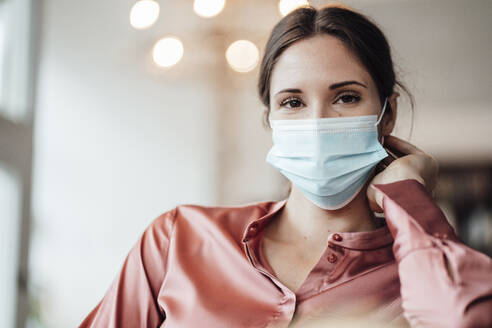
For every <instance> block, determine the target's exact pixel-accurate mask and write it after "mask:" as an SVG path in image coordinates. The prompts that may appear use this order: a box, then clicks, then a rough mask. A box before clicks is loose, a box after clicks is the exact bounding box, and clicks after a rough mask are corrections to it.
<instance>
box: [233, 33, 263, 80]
mask: <svg viewBox="0 0 492 328" xmlns="http://www.w3.org/2000/svg"><path fill="white" fill-rule="evenodd" d="M258 58H259V51H258V48H257V47H256V46H255V44H254V43H253V42H251V41H248V40H238V41H235V42H233V43H232V44H231V45H230V46H229V47H228V48H227V51H226V59H227V62H228V63H229V65H230V66H231V68H232V69H233V70H235V71H237V72H241V73H246V72H249V71H251V70H252V69H253V68H255V66H256V64H257V63H258Z"/></svg>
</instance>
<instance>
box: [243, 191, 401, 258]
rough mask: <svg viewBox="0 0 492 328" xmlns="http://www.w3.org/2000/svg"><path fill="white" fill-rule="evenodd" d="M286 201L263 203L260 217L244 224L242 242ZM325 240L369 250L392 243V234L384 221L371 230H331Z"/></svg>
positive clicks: (351, 247)
mask: <svg viewBox="0 0 492 328" xmlns="http://www.w3.org/2000/svg"><path fill="white" fill-rule="evenodd" d="M286 203H287V199H283V200H280V201H277V202H267V203H263V205H264V206H265V211H266V213H265V214H264V215H263V216H261V217H260V218H258V219H255V220H253V221H251V222H250V223H249V224H248V225H247V226H246V229H245V230H244V232H243V239H242V241H243V243H248V242H249V241H250V240H251V239H253V238H255V237H256V236H257V235H258V234H259V233H260V232H261V231H262V230H263V229H264V227H265V226H266V224H267V223H268V222H269V221H270V219H271V218H272V217H273V216H274V215H275V214H276V213H278V212H279V211H280V210H281V209H282V208H283V207H284V206H285V204H286ZM327 242H328V243H329V244H332V245H337V246H340V247H343V248H348V249H354V250H370V249H376V248H381V247H384V246H387V245H389V244H391V243H393V236H392V235H391V232H390V231H389V229H388V226H387V225H386V222H385V224H384V225H383V226H382V227H380V228H377V229H375V230H371V231H356V232H332V233H330V234H329V235H328V240H327Z"/></svg>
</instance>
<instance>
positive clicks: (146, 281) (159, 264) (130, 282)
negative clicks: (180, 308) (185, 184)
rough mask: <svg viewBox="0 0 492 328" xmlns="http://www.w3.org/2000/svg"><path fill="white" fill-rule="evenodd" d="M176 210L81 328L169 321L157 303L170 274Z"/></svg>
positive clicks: (151, 231) (160, 222)
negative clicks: (169, 251) (168, 257)
mask: <svg viewBox="0 0 492 328" xmlns="http://www.w3.org/2000/svg"><path fill="white" fill-rule="evenodd" d="M175 212H176V209H175V208H174V209H173V210H170V211H168V212H166V213H164V214H162V215H160V216H159V217H158V218H156V219H155V220H154V221H153V222H152V223H151V224H150V225H149V227H148V228H147V229H146V230H145V231H144V233H143V234H142V236H141V237H140V239H139V240H138V241H137V243H136V244H135V245H134V246H133V247H132V249H131V250H130V252H129V253H128V256H127V257H126V259H125V262H124V264H123V267H122V269H121V270H120V272H119V273H118V275H117V276H116V278H115V279H114V280H113V283H112V284H111V286H110V288H109V289H108V291H107V292H106V294H105V295H104V297H103V299H102V300H101V301H100V302H99V304H98V305H97V306H96V307H95V308H94V309H93V310H92V312H91V313H90V314H89V315H88V316H87V317H86V318H85V320H84V321H83V322H82V323H81V324H80V326H79V327H80V328H86V327H105V328H106V327H107V328H111V327H115V328H116V327H118V328H120V327H121V328H125V327H158V326H159V325H160V324H161V323H162V322H163V321H164V319H165V312H164V309H162V308H160V307H159V305H158V303H157V296H158V294H159V289H160V286H161V285H162V282H163V280H164V276H165V272H166V270H167V267H166V266H167V263H166V262H167V254H168V248H169V243H170V238H171V234H172V231H173V226H174V221H175Z"/></svg>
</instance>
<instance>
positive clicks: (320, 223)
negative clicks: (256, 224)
mask: <svg viewBox="0 0 492 328" xmlns="http://www.w3.org/2000/svg"><path fill="white" fill-rule="evenodd" d="M366 190H367V185H366V186H364V188H362V190H361V191H360V192H359V193H358V194H357V196H356V197H355V198H354V199H353V200H352V201H351V202H350V203H349V204H347V205H346V206H344V207H342V208H340V209H337V210H325V209H322V208H320V207H318V206H316V205H315V204H313V203H312V202H311V201H310V200H309V199H307V198H306V197H304V195H303V194H302V192H301V191H300V190H299V189H297V188H296V187H295V186H292V191H291V193H290V195H289V197H288V199H287V203H286V204H285V207H284V208H283V210H282V211H281V212H280V213H279V217H278V219H277V220H275V221H274V222H273V225H272V227H271V228H272V230H273V231H271V232H273V233H274V235H275V237H274V238H275V239H277V240H279V241H283V242H287V243H292V242H306V243H308V244H311V243H313V244H317V243H325V242H326V239H327V238H328V235H329V234H330V233H331V232H356V231H370V230H375V229H377V228H378V227H379V226H378V224H377V222H376V220H375V219H374V216H373V213H372V211H371V210H370V208H369V204H368V201H367V197H366Z"/></svg>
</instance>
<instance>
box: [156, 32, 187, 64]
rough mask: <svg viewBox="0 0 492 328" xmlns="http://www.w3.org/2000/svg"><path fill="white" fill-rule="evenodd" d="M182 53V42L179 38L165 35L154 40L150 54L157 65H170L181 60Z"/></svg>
mask: <svg viewBox="0 0 492 328" xmlns="http://www.w3.org/2000/svg"><path fill="white" fill-rule="evenodd" d="M183 53H184V49H183V43H182V42H181V41H180V40H179V39H177V38H175V37H165V38H162V39H160V40H159V41H157V42H156V44H155V45H154V49H153V51H152V56H153V59H154V62H155V63H156V64H157V65H158V66H161V67H171V66H174V65H176V64H177V63H178V62H179V61H180V60H181V58H182V57H183Z"/></svg>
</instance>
